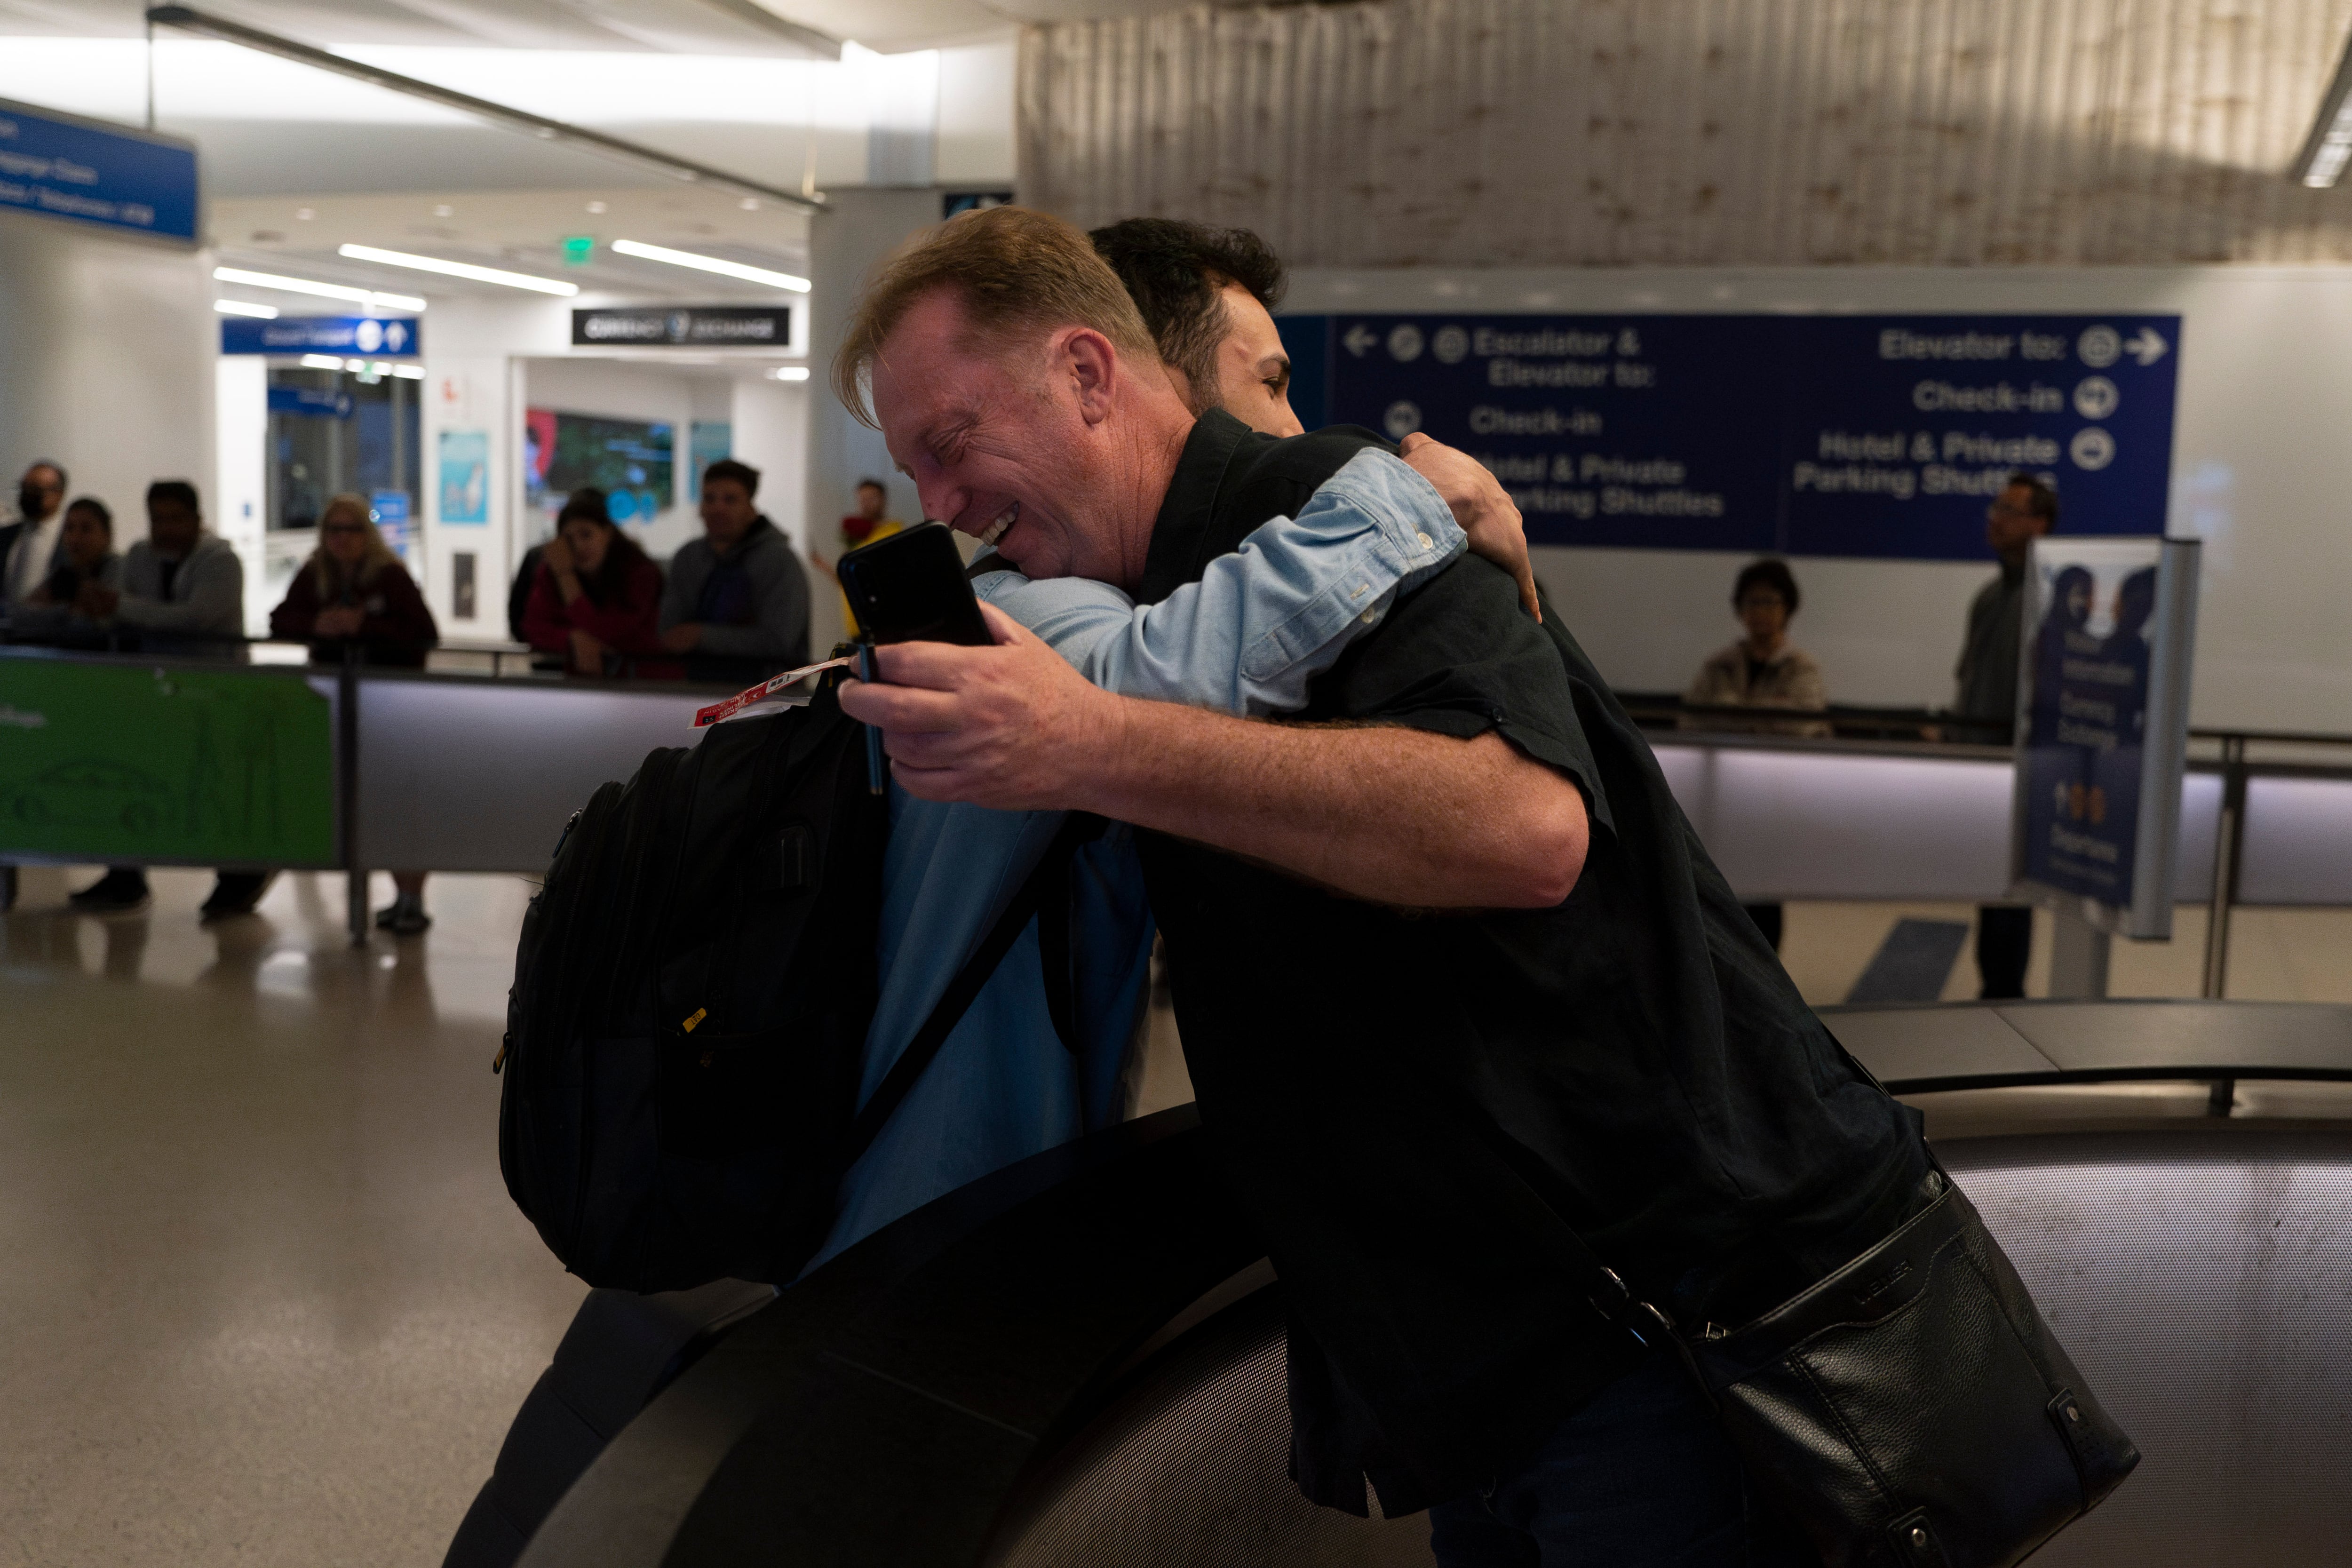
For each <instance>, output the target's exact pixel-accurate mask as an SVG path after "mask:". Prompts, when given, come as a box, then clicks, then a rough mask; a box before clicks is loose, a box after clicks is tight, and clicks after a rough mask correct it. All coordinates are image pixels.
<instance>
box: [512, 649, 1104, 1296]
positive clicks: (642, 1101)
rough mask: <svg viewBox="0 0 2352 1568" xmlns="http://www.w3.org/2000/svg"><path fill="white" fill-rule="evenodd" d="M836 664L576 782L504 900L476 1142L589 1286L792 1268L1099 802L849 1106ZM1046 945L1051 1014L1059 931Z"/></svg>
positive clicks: (861, 758) (1060, 979)
mask: <svg viewBox="0 0 2352 1568" xmlns="http://www.w3.org/2000/svg"><path fill="white" fill-rule="evenodd" d="M837 680H838V675H837V673H835V674H828V675H827V677H826V678H825V680H824V683H823V684H822V685H821V686H820V687H819V689H818V690H817V691H816V693H815V694H814V697H813V698H812V699H811V700H810V701H809V702H808V704H807V705H806V706H805V707H799V708H792V709H787V710H784V711H783V712H782V713H778V714H774V715H768V716H754V717H751V718H744V719H738V720H734V721H730V722H728V723H723V724H718V725H714V726H712V727H711V729H710V730H709V731H708V732H706V733H705V734H704V736H703V738H702V741H701V743H700V744H698V745H697V746H695V747H694V748H692V749H691V750H688V749H684V748H666V749H663V750H661V751H656V752H653V753H652V754H651V755H649V756H647V757H646V760H645V763H644V764H643V765H642V766H641V767H639V768H638V770H637V773H636V776H635V778H633V779H631V780H630V781H629V783H628V784H626V785H622V784H604V785H603V786H602V787H601V788H599V789H598V790H597V791H596V794H595V795H594V797H593V798H592V799H591V800H590V801H589V803H588V805H586V806H585V807H583V809H581V810H580V811H578V812H576V813H574V814H573V816H572V821H571V824H570V826H567V827H566V828H565V830H564V833H563V837H562V841H561V842H560V843H559V844H558V845H557V846H556V850H555V859H554V863H553V865H552V866H551V867H550V868H549V870H548V874H547V880H546V883H545V885H544V886H543V887H542V888H541V889H540V892H539V894H538V896H537V897H535V898H533V899H532V900H531V902H530V910H529V912H528V913H527V914H526V915H525V916H524V917H523V925H522V938H521V941H520V944H519V945H518V948H517V951H516V954H515V982H514V987H513V989H512V991H511V992H509V995H508V1003H507V1032H506V1039H505V1043H504V1045H503V1046H502V1047H501V1048H500V1049H499V1058H498V1061H497V1062H496V1063H494V1064H493V1066H494V1068H498V1069H500V1070H503V1072H504V1073H505V1084H504V1088H503V1094H502V1096H501V1100H500V1103H499V1166H500V1168H501V1169H502V1170H503V1171H504V1173H505V1174H506V1181H507V1191H508V1192H509V1194H511V1195H512V1196H513V1198H514V1200H515V1203H516V1204H517V1205H518V1206H520V1208H521V1209H522V1211H523V1213H524V1214H525V1215H528V1216H530V1221H531V1223H532V1224H533V1225H534V1226H538V1228H539V1234H540V1236H541V1238H543V1239H544V1240H545V1241H546V1243H547V1245H548V1247H550V1248H551V1249H552V1250H553V1252H554V1253H555V1255H556V1257H557V1258H561V1259H562V1262H563V1265H564V1267H565V1268H569V1269H570V1270H571V1271H572V1273H574V1274H577V1275H579V1276H580V1277H581V1278H582V1279H585V1280H586V1281H588V1283H589V1284H591V1285H596V1286H609V1287H615V1288H618V1289H628V1290H640V1291H650V1290H680V1289H690V1288H692V1287H694V1286H698V1285H701V1284H704V1283H706V1282H708V1281H709V1280H712V1279H727V1278H733V1279H755V1280H767V1281H772V1282H775V1283H783V1282H787V1281H789V1280H791V1279H793V1278H794V1277H795V1276H796V1275H797V1274H798V1273H799V1272H800V1269H801V1268H802V1266H803V1264H804V1263H805V1262H806V1261H807V1259H808V1258H809V1257H810V1256H811V1255H812V1254H813V1253H814V1251H815V1249H816V1248H817V1247H818V1246H820V1245H821V1244H822V1243H823V1241H824V1237H825V1233H826V1231H827V1230H828V1229H829V1228H830V1227H831V1225H832V1221H833V1206H834V1191H835V1186H836V1184H838V1182H839V1180H840V1177H841V1173H843V1172H844V1171H845V1170H846V1169H847V1168H848V1167H849V1165H850V1164H851V1163H854V1162H855V1160H856V1157H857V1155H858V1154H859V1153H860V1152H863V1151H864V1150H865V1148H866V1145H867V1144H868V1143H870V1142H872V1141H873V1138H874V1135H875V1134H876V1133H877V1132H878V1131H881V1128H882V1124H883V1123H884V1121H887V1119H888V1117H889V1114H890V1112H891V1111H892V1110H895V1109H896V1108H897V1106H898V1102H899V1101H900V1100H903V1099H904V1098H905V1096H906V1093H907V1091H908V1089H911V1088H912V1087H913V1086H914V1082H915V1079H917V1078H918V1077H919V1076H920V1074H921V1072H922V1070H923V1068H925V1067H926V1066H927V1065H928V1064H929V1061H930V1058H932V1057H933V1056H935V1055H936V1054H937V1053H938V1051H939V1047H940V1046H941V1045H942V1044H944V1043H945V1041H946V1039H947V1036H948V1034H949V1032H950V1030H952V1029H953V1028H954V1026H955V1025H956V1022H957V1020H958V1019H959V1018H961V1016H962V1015H963V1012H964V1009H965V1008H966V1007H967V1006H969V1005H970V1004H971V999H972V997H973V996H975V995H977V994H979V991H980V988H981V987H982V985H983V984H986V982H987V980H988V977H989V975H990V973H992V971H993V970H994V969H995V967H996V964H997V962H998V960H999V959H1001V958H1002V957H1003V954H1004V952H1005V950H1006V949H1007V948H1009V947H1011V946H1012V944H1013V941H1014V939H1016V938H1017V937H1018V936H1019V935H1020V933H1021V931H1022V930H1023V928H1024V927H1025V926H1026V925H1027V924H1028V921H1029V918H1030V916H1031V915H1033V914H1034V913H1035V912H1036V911H1037V909H1038V906H1039V904H1040V903H1041V901H1045V898H1046V895H1047V893H1048V891H1049V889H1058V891H1059V893H1060V895H1061V897H1060V900H1059V901H1058V904H1057V905H1056V906H1055V907H1056V908H1057V909H1058V910H1060V911H1062V912H1064V913H1066V910H1067V909H1068V904H1067V883H1066V872H1067V869H1068V865H1069V859H1070V856H1071V855H1072V853H1073V852H1074V851H1075V849H1076V846H1077V844H1078V843H1079V842H1080V841H1082V840H1083V838H1085V837H1087V836H1089V830H1090V829H1092V830H1099V827H1100V826H1101V825H1100V823H1099V821H1098V820H1097V819H1091V818H1082V817H1079V816H1076V815H1074V816H1072V817H1071V818H1070V819H1069V820H1068V821H1067V822H1066V824H1065V826H1064V828H1063V830H1062V832H1061V833H1060V835H1058V836H1057V837H1056V838H1055V841H1054V846H1053V847H1052V848H1051V849H1049V850H1048V851H1047V853H1046V855H1045V858H1044V859H1043V860H1042V861H1041V862H1040V863H1039V865H1038V867H1037V869H1036V870H1035V872H1034V873H1033V874H1032V875H1031V876H1030V878H1029V879H1028V881H1027V882H1026V883H1025V884H1024V886H1023V888H1022V889H1021V890H1020V892H1019V893H1018V894H1016V895H1015V897H1014V898H1013V901H1012V903H1011V904H1010V905H1008V906H1007V907H1006V909H1005V910H1003V913H1002V914H1001V915H1000V916H999V918H998V920H997V921H996V923H995V925H994V926H993V927H992V929H991V930H990V931H989V932H988V934H987V936H986V937H985V938H984V939H983V940H982V942H981V944H980V947H979V948H978V949H977V950H976V951H975V952H973V953H972V955H971V959H970V960H969V961H968V962H967V963H965V965H964V967H963V969H962V971H961V972H960V973H958V974H957V975H956V977H955V979H954V981H953V982H952V983H950V985H949V987H948V990H947V993H946V994H944V995H943V996H942V997H941V998H940V1003H939V1005H938V1006H937V1007H936V1008H934V1009H933V1011H932V1014H931V1016H930V1017H929V1019H928V1020H927V1021H926V1022H925V1023H924V1025H923V1027H922V1028H921V1029H920V1030H919V1031H918V1032H917V1033H916V1036H915V1037H914V1039H913V1040H912V1041H911V1042H910V1043H909V1044H908V1047H907V1048H906V1050H905V1051H903V1052H902V1053H901V1054H900V1056H899V1058H898V1062H897V1063H896V1064H895V1065H894V1066H893V1068H892V1069H891V1071H890V1073H889V1074H888V1075H887V1078H886V1079H885V1080H884V1082H883V1084H882V1085H881V1087H880V1088H879V1089H877V1091H876V1093H875V1095H874V1096H873V1098H872V1099H871V1100H869V1101H868V1102H867V1103H866V1106H865V1107H864V1108H863V1110H860V1108H859V1107H858V1104H857V1089H858V1083H859V1078H860V1073H861V1067H862V1059H863V1054H864V1048H865V1043H866V1027H867V1025H868V1024H869V1023H870V1022H871V1021H872V1018H873V1015H874V1005H875V1000H876V996H875V986H876V979H875V960H874V948H875V936H876V926H877V918H878V913H879V905H880V899H881V886H882V855H883V849H884V847H885V844H886V841H887V836H888V832H889V806H888V801H887V796H885V795H880V794H877V793H875V792H874V791H873V790H872V789H871V788H870V787H869V784H868V781H867V775H866V750H865V729H864V727H863V726H862V725H860V724H858V723H857V722H856V721H855V720H853V719H850V718H849V717H847V716H846V715H845V714H844V713H843V712H842V711H841V707H840V703H839V701H838V700H837V697H836V695H835V683H836V682H837ZM1050 945H1051V946H1052V947H1053V948H1054V949H1056V950H1058V952H1059V953H1060V955H1061V956H1062V959H1063V963H1062V966H1061V973H1059V974H1058V975H1057V974H1055V973H1054V972H1053V966H1052V965H1051V964H1050V963H1049V965H1048V973H1047V977H1046V978H1047V982H1048V984H1047V994H1048V996H1049V998H1053V999H1055V1004H1056V1005H1055V1007H1054V1009H1053V1012H1054V1016H1055V1023H1056V1025H1057V1026H1060V1025H1061V1024H1062V1022H1063V1020H1064V1019H1065V1018H1066V1016H1067V1007H1066V1000H1065V999H1066V994H1067V981H1068V971H1067V957H1066V953H1067V949H1066V945H1065V944H1060V943H1055V944H1050ZM1064 1038H1065V1040H1067V1039H1068V1038H1069V1036H1068V1032H1067V1030H1066V1029H1065V1030H1064Z"/></svg>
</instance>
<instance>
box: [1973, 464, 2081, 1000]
mask: <svg viewBox="0 0 2352 1568" xmlns="http://www.w3.org/2000/svg"><path fill="white" fill-rule="evenodd" d="M2057 526H2058V492H2057V491H2056V490H2055V489H2052V488H2051V485H2050V481H2049V480H2048V479H2046V478H2044V477H2042V475H2039V474H2028V473H2014V474H2011V475H2010V476H2009V482H2008V483H2007V484H2005V485H2003V486H2002V487H2001V491H2000V495H1998V496H1996V497H1994V498H1993V503H1992V505H1991V506H1990V508H1988V509H1987V510H1986V511H1985V542H1986V543H1988V544H1990V546H1992V552H1993V554H1994V556H1995V557H1996V558H1997V559H1998V560H1999V561H2000V575H1999V576H1997V577H1995V578H1994V579H1993V580H1992V581H1991V582H1990V583H1987V584H1985V585H1984V586H1983V587H1981V588H1979V589H1978V590H1977V596H1976V597H1975V598H1974V599H1972V600H1970V601H1969V626H1968V633H1967V636H1966V637H1965V638H1964V640H1963V641H1962V642H1961V644H1960V661H1959V663H1958V665H1956V666H1954V667H1953V669H1952V675H1953V678H1954V679H1956V680H1957V681H1958V684H1959V690H1958V695H1957V696H1956V697H1955V699H1954V700H1953V702H1952V711H1954V712H1955V713H1958V715H1959V716H1960V717H1962V718H1964V719H1975V720H1979V721H1982V722H1981V723H1980V724H1978V725H1971V726H1966V727H1960V728H1958V729H1957V730H1956V731H1955V733H1954V739H1956V740H1971V741H1983V742H1991V743H1994V744H2000V743H2002V742H2006V741H2008V740H2009V738H2010V733H2009V731H2010V726H2011V724H2013V723H2014V722H2015V721H2016V719H2017V659H2018V641H2019V639H2020V638H2021V637H2022V636H2023V635H2024V632H2023V627H2022V625H2021V623H2022V620H2023V617H2024V615H2025V562H2026V557H2027V556H2028V555H2029V554H2030V553H2031V552H2032V549H2033V542H2034V541H2035V540H2036V539H2039V538H2041V537H2042V535H2043V534H2045V533H2048V532H2050V531H2052V530H2053V529H2055V528H2056V527H2057ZM2032 956H2033V911H2032V910H2031V909H2028V908H2026V907H2025V906H2023V905H2021V904H1985V905H1982V906H1980V907H1979V909H1978V910H1977V977H1978V979H1979V980H1980V981H1981V982H1982V983H1983V985H1982V989H1981V990H1980V991H1979V993H1978V994H1979V995H1980V996H1982V997H1984V998H1986V999H1987V1000H1991V1001H2001V1000H2008V999H2011V998H2014V997H2019V996H2022V995H2024V994H2025V967H2026V964H2027V963H2029V962H2030V961H2031V960H2032Z"/></svg>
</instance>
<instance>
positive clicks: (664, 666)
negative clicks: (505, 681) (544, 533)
mask: <svg viewBox="0 0 2352 1568" xmlns="http://www.w3.org/2000/svg"><path fill="white" fill-rule="evenodd" d="M661 596H662V574H661V568H660V567H658V566H656V565H655V564H654V563H653V562H652V561H651V560H650V559H648V558H647V557H646V552H644V551H643V550H641V549H639V548H638V547H637V542H636V541H635V540H634V539H631V538H630V537H629V536H628V535H627V534H625V533H623V532H622V531H620V530H619V529H618V528H616V527H614V523H613V516H612V513H611V512H609V511H607V510H605V505H604V491H602V490H598V489H580V490H574V491H572V495H571V497H570V499H569V500H565V501H564V503H563V511H562V514H561V515H560V516H559V517H557V519H556V520H555V537H554V538H553V539H551V540H549V541H548V542H547V543H546V544H545V545H544V546H543V547H542V548H541V552H540V557H539V574H538V575H537V576H536V577H535V578H533V579H532V582H531V585H530V604H529V605H527V606H526V607H525V608H524V610H523V613H522V632H523V637H524V638H525V640H527V641H528V642H529V643H530V646H531V647H535V648H538V649H540V650H541V652H544V653H557V654H562V656H563V668H564V671H565V673H566V674H570V675H585V676H618V675H628V674H635V675H641V676H646V677H649V678H652V679H669V680H675V679H678V678H679V677H680V676H681V675H683V674H684V673H685V671H684V668H683V667H682V666H681V665H680V664H679V663H678V661H677V659H676V658H670V657H667V656H666V655H665V654H664V652H663V649H662V641H661ZM648 655H650V656H652V657H651V658H647V657H646V656H648Z"/></svg>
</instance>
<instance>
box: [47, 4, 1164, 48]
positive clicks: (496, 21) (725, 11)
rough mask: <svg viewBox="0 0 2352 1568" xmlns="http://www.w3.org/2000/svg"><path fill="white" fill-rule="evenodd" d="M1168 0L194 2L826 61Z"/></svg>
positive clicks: (378, 25)
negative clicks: (846, 47) (851, 43)
mask: <svg viewBox="0 0 2352 1568" xmlns="http://www.w3.org/2000/svg"><path fill="white" fill-rule="evenodd" d="M1168 5H1169V0H204V3H203V4H201V5H198V7H197V8H198V9H199V10H205V11H210V12H213V13H215V14H216V15H218V16H225V17H227V18H229V19H230V20H232V21H236V22H242V23H244V24H245V25H246V26H252V27H260V28H264V29H266V30H268V31H270V32H274V33H283V34H285V35H287V36H288V37H296V38H299V39H302V40H303V41H305V42H307V43H312V44H317V45H320V46H322V47H329V48H333V47H369V46H385V45H389V46H428V47H429V46H442V47H451V46H456V47H485V48H529V49H548V48H562V49H613V50H623V51H631V50H653V51H656V52H661V53H671V54H697V55H716V54H737V55H740V54H758V55H776V56H782V57H786V58H796V57H797V58H807V57H815V58H831V57H832V56H834V55H835V54H836V53H838V51H839V47H840V45H841V43H842V42H843V41H844V40H848V39H855V40H856V42H858V43H860V44H863V45H865V46H866V47H868V48H874V49H882V50H896V49H910V48H929V47H936V46H939V45H943V44H956V43H967V42H973V41H977V40H980V39H983V38H990V37H1005V36H1007V35H1009V34H1010V33H1011V32H1012V31H1013V28H1014V27H1016V26H1019V25H1020V24H1022V23H1024V22H1064V21H1078V20H1083V19H1086V18H1088V17H1099V16H1139V15H1142V14H1144V13H1147V12H1150V11H1156V10H1164V9H1167V8H1168ZM144 9H145V7H144V5H142V4H140V3H139V0H0V35H6V34H20V35H21V34H49V35H56V36H63V37H131V36H135V35H137V34H139V33H140V32H141V31H142V20H141V17H142V14H143V12H144Z"/></svg>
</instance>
